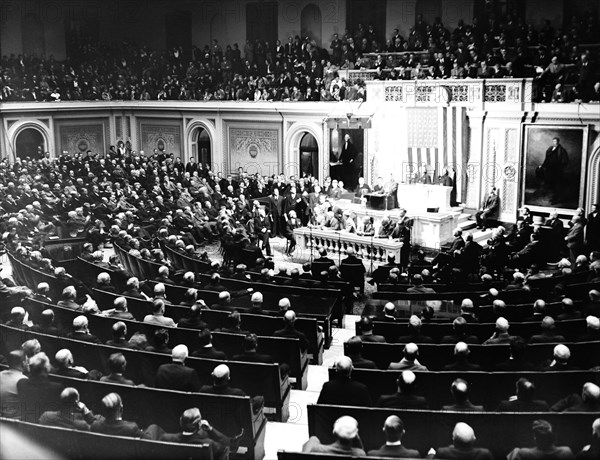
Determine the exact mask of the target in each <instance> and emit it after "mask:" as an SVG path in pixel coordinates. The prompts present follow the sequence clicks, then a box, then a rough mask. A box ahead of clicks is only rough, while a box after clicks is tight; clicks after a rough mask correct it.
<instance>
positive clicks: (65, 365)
mask: <svg viewBox="0 0 600 460" xmlns="http://www.w3.org/2000/svg"><path fill="white" fill-rule="evenodd" d="M54 361H56V368H55V369H54V372H53V373H54V374H56V375H62V376H63V377H71V378H75V379H87V378H88V371H87V369H85V368H84V367H81V366H74V365H73V364H74V360H73V354H72V353H71V351H70V350H67V349H66V348H63V349H62V350H58V351H57V352H56V355H54Z"/></svg>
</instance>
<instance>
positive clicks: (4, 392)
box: [0, 350, 27, 419]
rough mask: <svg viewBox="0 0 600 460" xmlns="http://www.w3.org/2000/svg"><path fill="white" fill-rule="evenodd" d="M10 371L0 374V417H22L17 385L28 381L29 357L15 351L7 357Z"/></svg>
mask: <svg viewBox="0 0 600 460" xmlns="http://www.w3.org/2000/svg"><path fill="white" fill-rule="evenodd" d="M7 361H8V369H5V370H3V371H1V372H0V416H2V417H6V418H15V419H18V418H20V417H21V409H20V404H19V394H18V391H17V383H19V380H22V379H27V376H26V375H25V374H24V372H25V371H26V369H27V356H26V355H25V352H24V351H23V350H13V351H11V352H10V353H9V354H8V356H7Z"/></svg>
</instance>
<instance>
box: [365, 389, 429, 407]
mask: <svg viewBox="0 0 600 460" xmlns="http://www.w3.org/2000/svg"><path fill="white" fill-rule="evenodd" d="M377 407H390V408H394V409H429V404H428V403H427V400H426V399H425V398H424V397H423V396H415V395H405V394H402V393H395V394H393V395H381V396H380V397H379V400H378V401H377Z"/></svg>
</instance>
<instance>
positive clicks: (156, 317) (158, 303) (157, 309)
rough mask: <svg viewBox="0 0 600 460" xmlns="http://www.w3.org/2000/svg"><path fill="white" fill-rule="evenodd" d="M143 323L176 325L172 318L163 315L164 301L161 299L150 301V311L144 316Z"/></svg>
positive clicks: (166, 325)
mask: <svg viewBox="0 0 600 460" xmlns="http://www.w3.org/2000/svg"><path fill="white" fill-rule="evenodd" d="M144 323H148V324H154V325H156V326H163V327H177V324H176V323H175V321H174V320H173V318H169V317H168V316H165V301H164V300H163V299H154V300H153V301H152V313H151V314H149V315H146V316H145V317H144Z"/></svg>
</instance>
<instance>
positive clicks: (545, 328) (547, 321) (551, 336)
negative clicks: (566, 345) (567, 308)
mask: <svg viewBox="0 0 600 460" xmlns="http://www.w3.org/2000/svg"><path fill="white" fill-rule="evenodd" d="M564 341H565V338H564V336H562V335H560V334H557V333H556V327H555V325H554V318H552V316H546V317H544V319H543V320H542V333H541V334H536V335H532V336H531V338H530V339H529V343H560V342H564Z"/></svg>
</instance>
